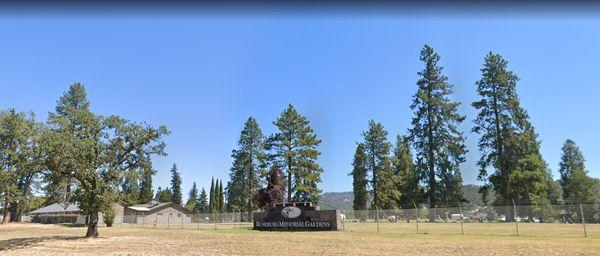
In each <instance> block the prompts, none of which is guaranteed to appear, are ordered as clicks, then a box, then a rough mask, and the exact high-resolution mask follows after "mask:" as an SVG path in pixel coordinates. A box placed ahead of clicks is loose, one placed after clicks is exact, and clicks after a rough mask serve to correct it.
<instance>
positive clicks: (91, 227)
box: [85, 212, 98, 237]
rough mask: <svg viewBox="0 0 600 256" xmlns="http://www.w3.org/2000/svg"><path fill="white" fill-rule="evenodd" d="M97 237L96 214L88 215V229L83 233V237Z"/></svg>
mask: <svg viewBox="0 0 600 256" xmlns="http://www.w3.org/2000/svg"><path fill="white" fill-rule="evenodd" d="M97 236H98V212H94V213H91V214H89V220H88V229H87V232H86V233H85V237H97Z"/></svg>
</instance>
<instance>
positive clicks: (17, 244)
mask: <svg viewBox="0 0 600 256" xmlns="http://www.w3.org/2000/svg"><path fill="white" fill-rule="evenodd" d="M80 238H83V237H81V236H41V237H26V238H13V239H8V240H0V252H1V251H11V250H17V249H21V248H26V247H30V246H35V245H36V244H38V243H41V242H44V241H51V240H63V241H67V240H76V239H80Z"/></svg>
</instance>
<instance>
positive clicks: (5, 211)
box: [2, 196, 8, 224]
mask: <svg viewBox="0 0 600 256" xmlns="http://www.w3.org/2000/svg"><path fill="white" fill-rule="evenodd" d="M2 209H3V212H2V224H8V196H7V197H6V198H5V199H4V205H3V206H2Z"/></svg>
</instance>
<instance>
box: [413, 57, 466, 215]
mask: <svg viewBox="0 0 600 256" xmlns="http://www.w3.org/2000/svg"><path fill="white" fill-rule="evenodd" d="M420 59H421V61H423V62H424V63H425V69H424V70H423V71H421V72H419V73H418V74H419V77H420V78H419V80H418V81H417V85H418V89H417V92H416V93H415V95H414V96H413V103H412V105H411V106H410V108H411V109H412V110H413V111H414V117H413V119H412V128H411V129H410V130H409V132H410V138H411V140H412V142H413V145H414V148H415V151H416V154H417V170H418V171H419V172H420V175H419V176H420V177H421V179H422V181H423V183H424V184H425V185H426V188H427V191H426V197H427V200H428V201H429V207H430V208H435V207H439V206H455V205H456V204H458V203H459V202H462V201H464V199H463V195H462V191H458V189H460V187H461V186H462V179H461V178H460V164H461V163H463V162H464V161H465V158H464V155H465V153H466V148H465V146H464V138H463V136H462V133H461V132H460V131H458V129H457V125H459V124H460V123H461V122H462V121H463V120H464V119H465V117H464V116H462V115H460V114H458V106H459V103H458V102H454V101H452V99H451V98H450V97H451V95H452V87H453V86H452V85H451V84H449V83H448V78H447V77H446V76H445V75H443V74H442V70H443V68H442V67H441V66H439V65H438V62H439V60H440V56H439V55H438V54H437V53H436V52H434V50H433V48H431V47H430V46H429V45H425V46H424V47H423V49H422V50H421V57H420ZM440 196H442V197H440ZM435 215H436V214H435V212H433V213H432V214H430V215H429V220H430V221H434V220H435Z"/></svg>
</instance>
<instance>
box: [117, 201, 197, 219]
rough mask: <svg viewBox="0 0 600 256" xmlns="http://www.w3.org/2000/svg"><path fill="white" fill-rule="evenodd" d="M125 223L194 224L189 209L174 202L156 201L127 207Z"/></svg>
mask: <svg viewBox="0 0 600 256" xmlns="http://www.w3.org/2000/svg"><path fill="white" fill-rule="evenodd" d="M123 223H132V224H149V225H153V224H154V225H168V224H189V223H192V217H191V215H190V216H188V215H187V209H185V208H184V207H182V206H181V205H179V204H176V203H173V202H166V203H158V202H156V201H155V200H152V201H150V202H149V203H147V204H138V205H132V206H127V207H125V210H124V214H123Z"/></svg>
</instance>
